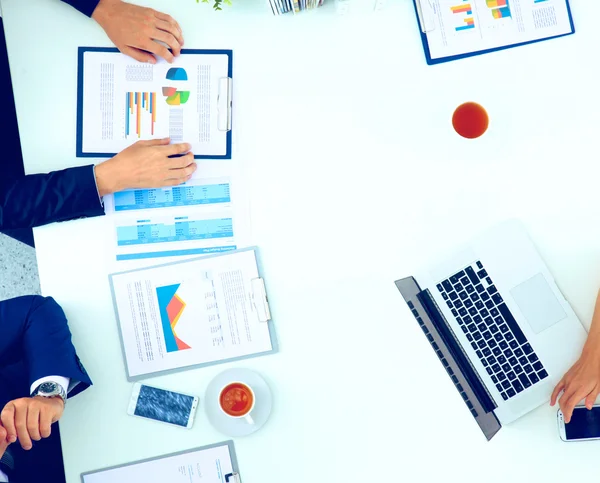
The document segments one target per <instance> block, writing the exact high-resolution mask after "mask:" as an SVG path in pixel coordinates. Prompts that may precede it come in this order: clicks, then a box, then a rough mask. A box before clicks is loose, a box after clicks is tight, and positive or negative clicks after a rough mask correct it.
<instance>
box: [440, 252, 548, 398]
mask: <svg viewBox="0 0 600 483" xmlns="http://www.w3.org/2000/svg"><path fill="white" fill-rule="evenodd" d="M437 289H438V290H439V291H440V293H441V294H442V297H443V298H444V300H445V301H446V304H447V305H448V308H450V309H451V310H452V314H453V315H454V316H455V317H456V320H457V322H458V323H459V325H460V328H461V329H462V331H463V332H464V333H465V335H466V337H467V339H468V340H469V342H470V343H471V346H472V347H473V349H474V350H475V352H476V354H477V357H479V360H480V361H481V363H482V364H483V366H484V367H485V369H486V371H487V373H488V374H489V375H490V377H491V378H492V381H493V382H494V384H495V385H496V388H497V389H498V391H499V392H500V395H501V396H502V399H504V400H505V401H506V400H507V399H509V398H512V397H515V396H516V395H517V394H519V393H520V392H522V391H524V390H525V389H527V388H529V387H531V386H532V385H534V384H537V383H538V382H540V381H541V380H542V379H545V378H546V377H548V373H547V372H546V370H545V369H544V366H543V365H542V363H541V361H540V360H539V359H538V357H537V355H536V354H535V351H534V350H533V349H532V347H531V345H530V344H529V342H528V341H527V338H526V337H525V334H523V331H522V330H521V328H520V327H519V324H518V323H517V321H516V320H515V318H514V317H513V315H512V314H511V312H510V310H509V308H508V306H507V305H506V304H505V303H504V300H503V299H502V296H501V295H500V293H499V292H498V290H497V289H496V287H495V286H494V283H493V281H492V279H491V278H490V276H489V275H488V274H487V272H486V270H485V268H484V267H483V264H482V263H481V262H480V261H479V262H477V263H476V264H475V265H473V266H470V267H467V268H466V269H465V270H461V271H460V272H458V273H457V274H455V275H453V276H452V277H450V278H448V279H447V280H444V281H443V282H441V283H439V284H438V285H437Z"/></svg>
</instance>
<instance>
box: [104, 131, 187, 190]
mask: <svg viewBox="0 0 600 483" xmlns="http://www.w3.org/2000/svg"><path fill="white" fill-rule="evenodd" d="M190 149H191V146H190V145H189V144H187V143H182V144H169V138H166V139H153V140H150V141H138V142H137V143H135V144H133V145H132V146H129V147H128V148H127V149H125V150H124V151H122V152H120V153H119V154H117V155H116V156H115V157H114V158H112V159H109V160H108V161H105V162H104V163H101V164H99V165H98V166H96V183H97V184H98V192H99V193H100V196H105V195H108V194H111V193H116V192H117V191H123V190H126V189H133V188H160V187H163V186H175V185H178V184H181V183H184V182H186V181H188V180H189V179H190V178H191V177H192V174H194V171H196V163H195V162H194V155H193V154H192V153H190V152H188V151H189V150H190ZM184 153H187V154H185V155H183V156H179V157H176V158H170V157H169V156H176V155H182V154H184Z"/></svg>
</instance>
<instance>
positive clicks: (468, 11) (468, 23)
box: [450, 0, 502, 32]
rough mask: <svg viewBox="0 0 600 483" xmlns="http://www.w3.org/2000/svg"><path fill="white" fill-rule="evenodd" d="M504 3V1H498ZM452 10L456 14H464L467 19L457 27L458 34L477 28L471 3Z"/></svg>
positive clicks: (451, 8)
mask: <svg viewBox="0 0 600 483" xmlns="http://www.w3.org/2000/svg"><path fill="white" fill-rule="evenodd" d="M488 1H496V0H488ZM498 1H502V0H498ZM450 10H451V11H452V13H454V14H464V15H466V17H465V18H464V19H463V23H461V24H460V25H459V26H458V27H455V30H456V31H457V32H461V31H463V30H470V29H474V28H475V19H474V18H473V16H472V15H473V9H472V8H471V4H470V3H465V4H464V5H457V6H455V7H450Z"/></svg>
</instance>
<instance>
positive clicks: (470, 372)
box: [395, 277, 502, 441]
mask: <svg viewBox="0 0 600 483" xmlns="http://www.w3.org/2000/svg"><path fill="white" fill-rule="evenodd" d="M395 283H396V287H397V288H398V290H399V291H400V293H401V294H402V296H403V297H404V300H405V301H406V303H407V304H408V307H409V308H410V309H411V311H412V313H413V315H414V316H415V319H416V320H417V322H418V323H419V326H420V327H421V329H422V330H423V332H424V333H425V336H426V337H427V339H428V340H429V343H430V345H431V347H432V349H433V350H434V352H435V353H436V355H437V356H438V358H439V359H440V362H441V363H442V365H443V367H444V369H445V370H446V372H447V373H448V376H449V377H450V378H451V379H452V382H453V383H454V386H455V387H456V389H457V390H458V391H459V393H460V395H461V397H462V398H463V400H464V401H465V403H466V405H467V408H468V409H469V411H470V412H471V414H472V416H473V417H474V418H475V421H477V424H478V425H479V427H480V428H481V431H482V432H483V434H484V435H485V437H486V438H487V440H488V441H489V440H490V439H492V437H493V436H494V435H495V434H496V433H497V432H498V431H499V430H500V428H501V427H502V425H501V424H500V421H498V418H497V417H496V415H495V414H494V409H495V408H496V407H497V406H496V403H495V402H494V400H493V399H492V398H491V397H490V395H489V393H488V392H487V390H486V388H485V386H484V385H483V383H482V381H481V379H480V378H479V376H478V374H477V372H476V371H475V370H474V368H473V366H472V365H471V363H470V361H469V358H468V357H467V355H466V354H465V352H464V351H463V349H462V346H461V345H460V343H459V342H458V340H457V339H456V337H455V336H454V333H453V331H452V329H451V328H450V326H449V325H448V323H447V321H446V319H445V318H444V316H443V315H442V313H441V312H440V310H439V309H438V307H437V305H436V303H435V301H434V300H433V298H432V297H431V295H430V294H429V293H428V291H426V290H425V291H423V290H421V288H420V287H419V284H418V283H417V281H416V280H415V279H414V278H413V277H408V278H404V279H401V280H397V281H396V282H395ZM461 389H462V390H461Z"/></svg>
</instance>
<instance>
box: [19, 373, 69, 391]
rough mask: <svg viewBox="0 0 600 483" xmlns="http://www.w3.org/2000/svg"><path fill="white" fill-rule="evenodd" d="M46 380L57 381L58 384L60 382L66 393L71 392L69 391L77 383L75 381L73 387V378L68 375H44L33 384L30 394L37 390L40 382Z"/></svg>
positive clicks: (42, 382)
mask: <svg viewBox="0 0 600 483" xmlns="http://www.w3.org/2000/svg"><path fill="white" fill-rule="evenodd" d="M45 382H56V383H57V384H60V385H61V386H62V388H63V389H64V391H65V394H69V391H70V390H71V389H73V387H75V386H76V385H77V383H75V384H73V387H71V380H70V379H69V378H68V377H62V376H48V377H42V378H41V379H38V380H37V381H35V382H34V383H33V384H32V385H31V389H30V390H29V394H33V391H35V390H36V389H37V388H38V386H39V385H40V384H44V383H45Z"/></svg>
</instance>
